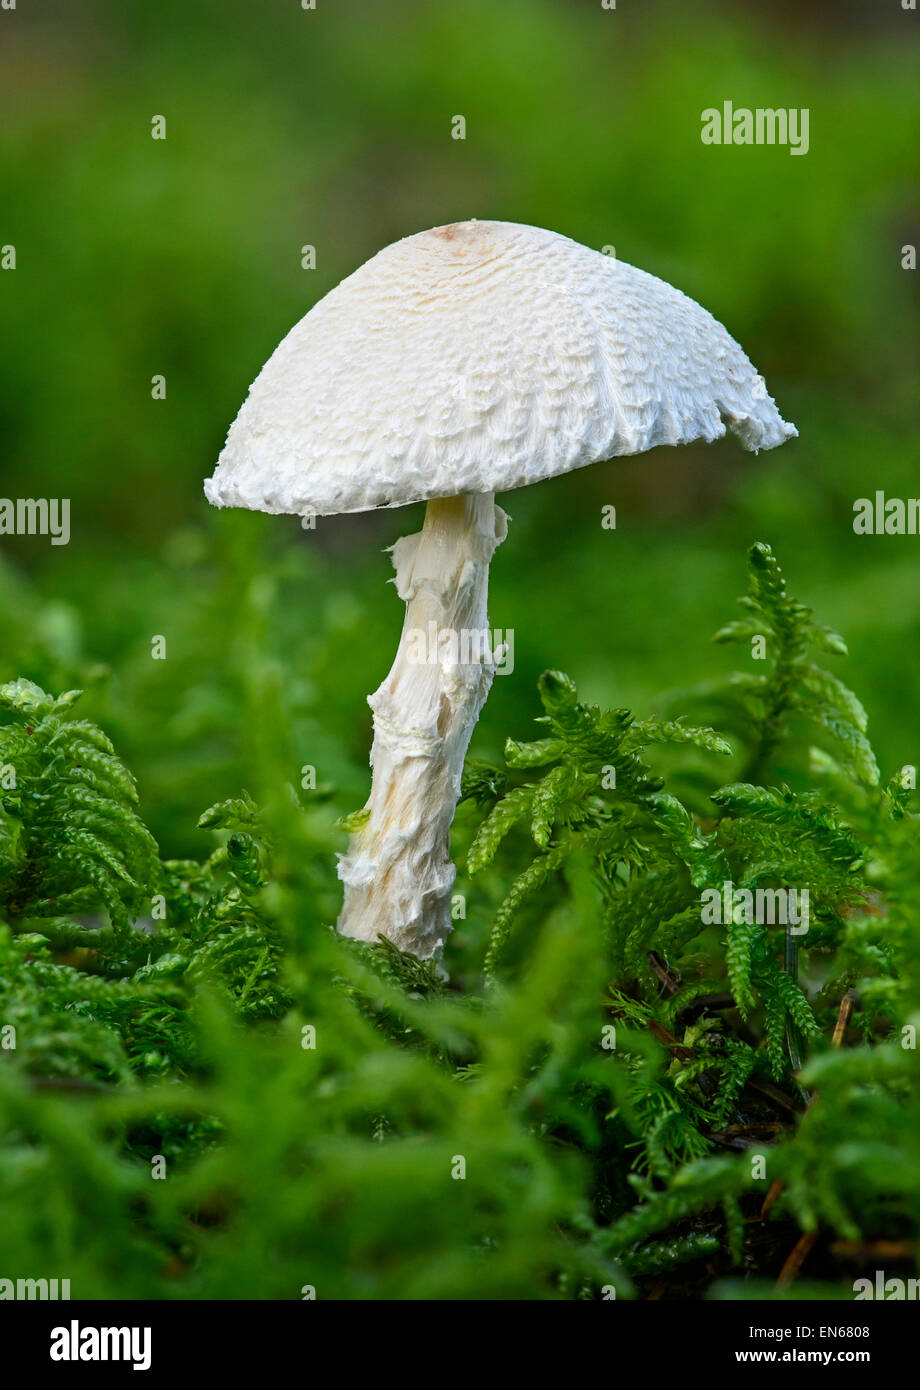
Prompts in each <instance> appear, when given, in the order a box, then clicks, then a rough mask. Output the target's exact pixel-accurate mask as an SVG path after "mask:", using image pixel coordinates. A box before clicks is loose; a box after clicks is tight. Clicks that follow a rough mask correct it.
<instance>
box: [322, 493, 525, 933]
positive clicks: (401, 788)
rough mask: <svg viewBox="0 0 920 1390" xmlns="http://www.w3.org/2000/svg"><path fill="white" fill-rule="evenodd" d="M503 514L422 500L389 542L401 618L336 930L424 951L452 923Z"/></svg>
mask: <svg viewBox="0 0 920 1390" xmlns="http://www.w3.org/2000/svg"><path fill="white" fill-rule="evenodd" d="M507 522H508V518H507V517H506V516H505V513H504V512H503V511H502V509H501V508H500V507H497V506H496V505H495V495H494V493H486V494H483V495H477V496H467V497H453V498H439V499H436V500H434V501H431V502H429V503H428V507H427V510H426V513H425V524H424V526H423V527H422V530H421V531H420V532H419V533H418V535H414V536H405V537H403V538H402V539H401V540H398V541H397V542H396V544H395V545H394V546H393V551H392V554H393V564H394V567H395V569H396V581H395V582H396V591H397V593H398V594H399V596H400V598H402V599H404V600H405V602H406V617H405V622H404V623H403V630H402V637H401V638H400V643H399V650H398V652H397V653H396V660H395V661H394V663H393V666H392V668H391V670H390V673H389V675H388V676H387V678H386V680H385V681H384V682H383V684H382V685H381V686H380V688H379V689H378V690H377V691H376V692H375V693H374V694H373V695H371V696H369V697H368V704H369V705H370V707H371V709H372V710H373V712H374V743H373V748H372V750H371V767H372V768H373V781H372V785H371V794H370V797H369V799H368V801H367V805H366V813H367V819H366V820H365V821H364V823H363V824H362V825H361V826H360V828H359V829H358V830H356V831H355V832H354V834H353V835H352V836H351V839H350V841H349V846H348V852H347V854H345V855H343V856H341V857H340V860H339V878H340V879H342V881H343V883H344V884H345V902H344V906H343V908H342V912H341V915H340V917H339V922H338V928H339V931H340V932H342V934H343V935H345V936H350V937H355V938H357V939H358V940H360V941H376V940H377V938H378V937H379V936H385V937H388V938H389V940H390V941H392V942H394V943H395V944H396V945H397V946H399V947H400V949H401V950H404V951H411V952H413V954H415V955H417V956H420V957H422V958H427V957H429V956H432V955H434V954H435V952H436V951H437V950H438V949H439V948H440V947H441V946H442V945H443V943H444V940H445V938H446V937H447V935H448V933H449V931H450V928H451V913H450V907H451V901H450V900H451V890H452V888H453V886H454V878H455V876H456V869H455V868H454V866H453V864H452V863H451V859H450V826H451V822H452V820H453V818H454V811H455V810H456V807H457V800H458V798H459V796H460V775H461V773H462V771H463V760H464V758H465V756H466V750H467V747H468V745H469V741H470V736H471V734H472V732H473V728H474V726H475V724H476V720H477V719H478V717H479V711H480V710H481V709H482V706H483V704H484V703H485V699H486V696H487V695H488V693H489V688H490V686H491V684H492V677H493V675H494V672H495V667H496V662H497V661H498V660H500V659H501V658H500V656H499V654H498V653H496V652H493V651H492V643H491V638H490V633H489V626H488V623H489V620H488V616H487V613H486V603H487V598H488V588H489V562H490V560H491V559H492V555H493V553H494V551H495V548H496V546H497V545H499V544H500V543H501V542H502V541H503V540H504V538H505V535H506V533H507Z"/></svg>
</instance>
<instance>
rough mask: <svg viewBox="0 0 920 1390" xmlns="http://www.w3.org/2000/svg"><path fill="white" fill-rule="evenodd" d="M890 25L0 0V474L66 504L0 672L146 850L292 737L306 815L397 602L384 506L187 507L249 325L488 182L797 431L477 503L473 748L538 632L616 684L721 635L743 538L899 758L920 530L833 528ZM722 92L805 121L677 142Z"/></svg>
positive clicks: (844, 514) (339, 1)
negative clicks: (305, 772) (790, 139)
mask: <svg viewBox="0 0 920 1390" xmlns="http://www.w3.org/2000/svg"><path fill="white" fill-rule="evenodd" d="M916 22H917V21H916V16H915V15H912V14H908V13H904V12H902V11H901V10H900V9H899V7H898V6H896V5H891V6H889V7H888V12H887V13H885V12H883V10H882V7H880V6H878V5H877V4H871V3H865V4H853V5H847V4H814V5H812V6H809V7H801V6H798V5H795V4H792V3H789V4H782V5H781V4H776V3H773V4H761V5H758V6H756V7H754V6H751V5H750V4H741V3H738V4H731V5H729V4H725V5H717V4H704V3H697V4H692V5H686V6H685V5H680V6H678V5H675V4H673V3H671V4H667V3H661V4H658V3H649V0H643V3H642V4H641V5H640V4H638V3H630V0H621V3H620V4H619V5H618V7H617V8H616V9H615V10H605V9H603V8H602V7H601V4H600V3H599V0H568V3H567V2H566V0H502V3H501V4H495V3H494V0H493V3H483V2H482V0H445V2H443V3H432V2H431V0H403V2H402V3H395V2H394V0H335V3H334V4H332V3H331V0H318V3H317V8H316V10H315V11H305V10H303V9H302V8H301V6H300V4H299V3H298V0H261V3H259V4H258V5H254V4H252V3H251V0H197V3H196V4H194V5H188V4H187V3H182V2H180V0H158V3H157V4H156V5H150V4H148V3H146V0H97V2H96V3H91V2H89V0H84V2H83V3H80V4H74V3H73V2H72V0H66V2H65V0H58V3H44V4H42V3H40V0H35V2H34V3H31V4H29V5H20V7H19V8H18V9H17V10H15V11H4V12H0V65H2V81H0V187H2V190H3V197H2V203H3V211H2V216H0V243H2V244H13V245H15V247H16V255H17V265H16V269H15V271H4V272H0V296H2V320H3V324H4V330H5V338H6V351H5V353H4V368H3V372H2V375H0V439H2V489H0V490H2V492H3V494H4V495H6V496H10V497H30V496H31V497H34V496H46V497H69V498H70V499H71V500H72V539H71V543H70V545H69V546H67V547H60V548H56V547H52V546H50V545H49V543H48V541H47V539H42V538H40V537H24V538H17V539H11V538H4V540H3V541H2V547H3V549H2V556H0V676H2V678H3V679H7V678H9V677H11V676H13V675H20V674H21V675H26V676H28V677H30V678H32V679H33V680H36V681H38V682H39V683H40V684H42V685H44V686H45V687H46V688H49V689H53V690H55V691H59V690H61V689H64V688H68V687H71V686H75V685H79V686H83V687H85V688H86V689H87V691H88V697H87V700H86V702H85V713H86V715H87V716H88V717H91V718H94V719H97V720H98V721H99V722H101V723H102V724H103V725H104V726H105V727H106V728H107V730H108V732H109V733H110V734H111V735H112V736H113V737H114V739H115V740H116V743H117V745H118V747H119V750H120V752H121V753H122V755H123V756H124V758H125V760H126V761H127V762H128V764H129V765H130V766H132V767H133V768H134V769H135V771H136V772H137V774H138V776H139V780H140V784H141V796H142V805H143V807H144V813H145V816H146V818H147V820H148V822H149V823H150V824H151V827H152V829H153V830H154V832H155V833H156V835H157V837H158V839H159V841H160V844H161V847H162V849H163V851H164V853H166V854H195V855H198V854H201V853H202V852H206V850H207V848H209V845H204V844H203V843H202V841H203V839H204V838H205V837H204V836H203V835H202V833H201V832H199V831H196V830H195V829H194V827H195V822H196V819H197V817H198V814H199V813H200V811H201V810H202V809H203V808H204V807H205V806H207V805H209V804H210V803H212V802H213V801H215V800H216V799H218V798H219V797H222V796H226V795H231V794H234V793H235V792H237V791H238V790H239V788H240V787H241V786H246V787H248V788H249V789H250V790H251V791H252V792H253V794H254V795H256V796H257V797H258V796H259V795H260V793H261V794H264V793H265V782H266V779H269V778H274V777H276V776H277V775H279V769H280V775H282V776H283V775H285V770H288V772H289V776H290V778H291V780H292V781H295V782H296V781H299V774H300V768H301V767H302V766H303V765H305V764H311V765H313V766H315V767H316V770H317V777H318V780H319V782H320V783H321V784H322V785H324V786H327V787H329V788H333V789H334V793H333V795H332V799H331V801H330V803H329V817H330V821H331V819H332V817H333V815H334V814H338V813H340V812H341V811H343V810H349V809H352V808H354V807H355V806H358V805H360V804H361V803H362V802H363V800H364V797H365V795H366V792H367V788H368V771H367V755H368V749H369V744H370V715H369V711H368V709H367V706H366V704H365V697H366V695H367V694H368V692H369V691H371V690H372V689H374V688H375V687H376V686H377V684H378V683H379V681H380V680H381V679H382V677H383V676H384V674H385V672H386V670H387V668H388V665H389V662H390V660H391V659H392V655H393V653H394V651H395V647H396V642H397V638H398V633H399V629H400V624H401V611H400V605H399V602H398V600H397V598H396V595H395V593H394V591H393V589H392V586H390V585H388V584H387V582H386V581H387V580H388V579H389V577H390V573H391V571H390V567H389V561H388V558H387V556H386V554H385V553H384V551H385V547H387V546H389V545H391V544H392V543H393V542H394V541H395V540H396V539H397V537H398V536H399V535H402V534H406V533H408V532H410V531H412V530H414V529H417V527H418V525H419V524H420V521H421V509H420V508H406V509H404V510H403V511H390V512H383V513H376V514H371V515H366V516H352V517H346V518H342V519H332V520H325V521H320V522H319V524H318V527H317V530H316V531H315V532H304V531H303V530H301V528H300V526H299V524H298V521H297V519H296V518H274V517H263V516H260V515H252V514H248V513H218V512H216V511H213V510H212V509H210V508H209V507H208V506H207V504H206V502H205V500H204V497H203V494H202V479H203V478H204V477H205V476H207V475H208V474H210V472H211V470H212V468H213V465H214V462H215V460H216V457H217V454H218V452H219V450H220V447H221V445H222V443H223V439H224V435H225V432H226V429H227V427H228V425H229V424H230V422H231V420H232V419H233V417H234V415H235V413H236V411H237V409H238V407H239V405H240V403H241V401H242V400H243V398H244V396H245V393H246V390H247V387H248V385H249V383H250V381H251V379H252V378H253V377H254V376H255V374H256V373H257V371H258V369H259V367H260V366H261V364H262V363H263V361H264V360H265V359H266V357H267V356H268V355H269V354H270V352H271V351H272V349H273V348H274V347H275V345H276V343H277V342H278V341H279V339H280V338H281V337H282V336H283V335H284V334H285V333H286V332H287V330H288V329H289V328H290V327H291V325H292V324H293V323H294V322H295V321H296V320H297V319H298V318H300V317H301V316H302V315H303V314H304V313H305V312H306V311H307V310H308V309H309V308H310V307H311V306H312V305H313V304H314V303H315V302H316V300H318V299H319V298H320V297H321V296H322V295H323V294H324V293H326V292H327V291H328V290H329V289H331V288H332V286H333V285H335V284H336V283H337V282H338V281H339V280H340V279H341V278H342V277H343V276H345V275H347V274H349V273H350V272H351V271H352V270H354V269H355V268H356V267H357V266H358V265H359V264H360V263H361V262H363V261H364V260H365V259H367V258H368V257H369V256H371V255H372V254H373V253H374V252H376V251H377V250H378V249H379V248H380V247H381V246H383V245H384V244H386V243H387V242H390V241H392V240H394V239H396V238H398V237H401V236H404V235H408V234H411V233H413V232H415V231H418V230H420V229H422V228H425V227H429V226H434V225H438V224H440V223H445V222H449V221H454V220H462V219H466V218H470V217H479V218H498V219H503V220H508V221H519V222H530V223H535V224H538V225H542V226H546V227H549V228H552V229H553V230H555V231H557V232H560V233H564V234H565V235H567V236H570V237H573V238H574V239H575V240H577V241H581V242H584V243H586V244H588V245H591V246H595V247H597V248H598V249H600V248H601V247H603V246H605V245H613V246H614V247H615V248H616V252H617V254H618V256H620V257H621V258H622V259H623V260H626V261H629V262H631V263H633V264H636V265H639V266H642V267H643V268H645V269H646V270H649V271H652V272H653V273H655V274H657V275H660V276H662V277H663V278H664V279H666V280H669V281H671V282H672V283H673V284H675V285H677V286H678V287H679V288H681V289H683V290H684V291H686V292H687V293H688V294H690V295H692V296H693V297H694V298H696V299H698V300H699V301H700V302H701V303H703V304H704V305H705V306H706V307H707V308H708V309H710V310H711V311H712V312H713V313H714V314H715V315H716V317H717V318H719V319H721V320H722V321H723V322H724V323H725V324H726V325H727V326H728V328H729V330H730V331H731V332H732V333H733V334H734V335H735V336H736V337H737V338H738V339H739V340H740V341H741V343H742V344H743V346H744V347H745V349H746V350H747V352H748V353H749V355H750V356H751V358H752V360H753V361H754V363H755V365H756V367H757V369H758V370H759V371H761V372H762V373H763V374H764V376H765V378H766V380H767V384H768V387H769V389H770V391H771V393H772V394H773V395H774V396H775V398H776V400H777V402H778V404H779V406H780V409H781V410H782V412H783V414H784V415H785V417H786V418H787V419H790V420H793V421H794V422H795V423H796V424H797V426H798V428H799V431H800V438H799V439H798V440H796V441H793V442H791V443H790V444H788V445H786V446H785V447H784V448H782V449H781V450H778V451H775V452H771V453H767V454H762V455H760V456H759V457H755V456H753V455H748V454H745V453H744V452H743V451H742V450H741V448H740V446H739V445H738V444H737V442H736V441H735V440H734V439H731V440H725V441H722V442H720V443H718V444H716V445H712V446H709V447H700V448H684V449H680V450H667V449H658V450H656V451H654V452H653V453H651V454H650V455H647V456H644V457H640V458H636V459H621V460H617V461H613V462H610V463H608V464H600V465H597V466H595V467H593V468H590V469H587V470H584V471H582V472H579V473H576V474H573V475H570V476H568V477H564V478H559V479H555V480H552V481H549V482H546V483H543V484H540V485H539V486H536V487H533V488H531V489H528V490H527V491H526V492H520V493H517V494H511V495H508V496H506V497H504V498H503V499H502V503H503V505H504V507H505V509H506V510H507V511H508V512H509V513H510V515H511V517H512V519H513V520H512V527H511V533H510V536H509V539H508V541H507V543H506V544H505V545H504V546H503V547H502V548H501V550H500V551H499V552H498V554H497V556H496V560H495V563H494V565H493V571H492V573H493V581H492V595H491V604H490V611H491V619H492V623H493V624H494V625H495V626H499V627H502V628H508V627H513V628H514V630H515V661H516V664H515V670H514V672H513V674H512V675H510V676H507V677H504V678H500V679H498V680H496V682H495V687H494V690H493V694H492V696H491V699H490V701H489V704H488V705H487V708H486V711H485V713H484V715H483V718H482V721H481V724H480V727H479V730H478V732H477V734H476V736H475V738H474V743H473V749H472V752H473V754H474V755H477V756H480V757H497V756H498V755H499V754H500V749H501V746H502V743H503V740H504V737H505V736H506V735H509V734H510V735H513V736H517V737H529V736H531V733H532V727H533V726H532V724H531V719H532V716H533V714H534V713H535V712H536V698H535V692H534V683H535V681H536V678H537V676H538V674H539V673H540V672H541V671H542V670H543V669H545V668H546V667H548V666H555V667H561V668H562V669H564V670H566V671H568V672H569V673H570V674H571V675H572V676H573V677H574V678H575V679H576V680H577V682H578V684H579V688H580V690H581V692H582V694H583V695H584V696H586V697H588V698H592V699H597V700H599V701H601V702H603V703H605V704H608V705H611V704H614V705H629V706H632V707H634V708H635V709H636V711H637V712H638V713H640V714H646V713H648V712H650V710H651V708H652V707H653V705H654V702H655V698H656V695H657V693H658V692H659V691H660V690H662V689H666V688H673V687H689V686H694V685H697V684H699V683H701V682H706V681H708V680H710V679H712V678H713V677H715V676H717V675H719V674H720V673H722V672H724V671H727V670H729V669H730V668H731V666H732V665H733V664H734V663H735V661H736V660H737V658H736V656H735V655H734V654H733V653H731V652H727V651H724V650H723V649H721V648H717V647H714V646H713V645H712V644H711V642H710V637H711V634H712V632H713V631H714V630H715V629H716V628H717V627H718V626H720V625H721V624H722V623H723V622H724V621H726V620H727V619H728V618H730V617H732V616H733V611H732V600H733V596H734V595H735V594H736V593H738V592H740V591H741V590H742V589H743V587H744V552H745V549H746V547H747V546H748V545H749V544H750V543H751V542H752V541H754V540H764V541H767V542H769V543H770V544H771V545H773V547H774V548H775V550H776V553H777V555H778V557H779V559H780V561H781V563H782V564H783V566H784V568H785V570H786V572H787V575H788V577H789V580H790V584H791V585H792V587H793V589H794V591H795V592H796V593H797V595H798V596H800V597H801V598H802V599H804V600H805V601H806V602H808V603H809V604H811V605H813V606H814V607H815V608H816V609H817V610H818V612H819V614H820V616H821V618H822V619H823V620H824V621H827V622H829V623H832V624H833V625H834V626H836V627H837V628H839V629H840V630H841V631H842V632H843V633H844V634H845V635H846V637H847V639H848V641H849V643H850V652H851V659H850V661H849V663H847V668H848V669H846V670H844V669H843V668H842V667H841V669H840V674H841V675H842V676H843V678H844V679H845V680H846V681H847V683H848V684H851V685H852V686H854V687H855V689H856V690H857V691H858V692H859V693H860V695H861V696H862V698H863V700H864V702H865V703H866V705H867V707H868V710H869V713H870V718H871V733H872V736H873V741H874V743H875V745H876V747H877V748H878V750H879V753H880V755H881V758H882V761H883V772H884V773H885V774H887V773H890V771H891V770H892V769H893V768H894V767H895V766H899V765H901V764H902V763H905V762H920V740H918V730H917V719H916V710H917V708H918V704H920V659H918V652H920V587H918V578H917V577H918V564H917V559H918V551H920V538H918V537H903V538H898V537H856V536H854V534H853V531H852V507H853V501H854V499H855V498H857V497H860V496H864V495H867V494H871V493H873V492H874V491H875V490H876V489H877V488H881V489H883V490H884V491H885V492H886V493H887V494H889V495H890V496H896V497H907V496H911V495H916V494H917V492H918V486H917V481H918V477H917V474H918V470H917V467H916V457H917V449H916V397H917V370H916V366H917V347H918V317H917V313H916V308H917V278H916V273H912V272H910V271H906V270H903V269H902V268H901V247H902V245H904V244H906V243H911V242H916V240H917V228H918V192H917V180H916V165H917V148H918V140H917V137H918V120H917V115H918V102H917V94H916V34H917V28H916ZM726 99H731V100H732V101H733V102H734V104H735V106H736V107H738V106H748V107H752V108H753V107H758V106H765V107H779V106H787V107H790V106H794V107H808V108H809V111H810V150H809V152H808V154H807V155H806V156H804V157H795V156H792V155H790V153H789V151H788V150H787V149H784V148H782V147H774V148H768V147H767V148H758V147H721V148H716V147H707V146H704V145H703V144H702V143H701V141H700V115H701V112H702V111H703V109H704V108H706V107H709V106H713V105H715V106H719V105H720V104H721V103H722V102H723V101H724V100H726ZM455 114H462V115H464V116H465V117H466V121H467V139H466V140H465V141H458V140H453V139H452V138H451V119H452V117H453V116H454V115H455ZM155 115H163V116H165V118H166V130H167V138H166V140H165V141H155V140H152V139H151V120H152V118H153V117H154V116H155ZM305 244H311V245H314V246H315V247H316V262H317V263H316V269H315V270H304V269H303V268H302V266H301V247H302V246H303V245H305ZM158 374H162V375H163V376H165V378H166V398H165V399H163V400H155V399H153V398H152V396H151V378H152V377H154V376H155V375H158ZM608 504H613V505H614V506H615V507H616V509H617V518H618V525H617V529H616V531H615V532H610V531H607V530H604V529H603V528H602V526H601V513H602V508H603V507H604V506H605V505H608ZM157 636H162V637H165V639H166V653H167V654H166V659H165V660H154V659H153V658H152V655H151V651H152V645H151V644H152V639H153V638H154V637H157ZM463 833H464V832H463V827H462V825H461V826H460V828H459V835H460V837H461V838H462V836H463ZM341 838H342V842H343V845H344V837H341Z"/></svg>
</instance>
